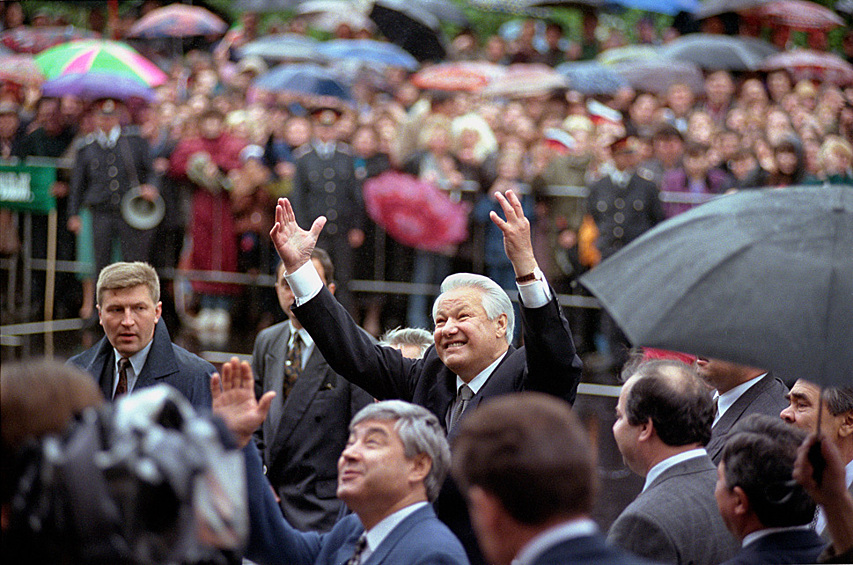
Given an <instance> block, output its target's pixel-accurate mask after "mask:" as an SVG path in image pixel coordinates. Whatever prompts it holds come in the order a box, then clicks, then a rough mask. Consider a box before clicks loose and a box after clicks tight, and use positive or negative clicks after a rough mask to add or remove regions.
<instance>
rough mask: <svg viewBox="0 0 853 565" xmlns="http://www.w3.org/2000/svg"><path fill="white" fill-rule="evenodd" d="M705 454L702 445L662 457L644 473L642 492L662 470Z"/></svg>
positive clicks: (706, 454)
mask: <svg viewBox="0 0 853 565" xmlns="http://www.w3.org/2000/svg"><path fill="white" fill-rule="evenodd" d="M707 456H708V452H707V451H705V448H704V447H697V448H696V449H690V450H687V451H684V452H682V453H679V454H678V455H673V456H672V457H668V458H666V459H664V460H663V461H661V462H660V463H658V464H657V465H655V466H654V467H652V468H651V469H649V472H648V473H647V474H646V482H645V484H644V485H643V492H645V491H646V489H647V488H649V485H650V484H652V482H654V480H655V479H657V478H658V477H659V476H661V474H663V472H664V471H666V470H667V469H669V468H670V467H673V466H675V465H678V464H679V463H681V462H682V461H687V460H688V459H695V458H696V457H707Z"/></svg>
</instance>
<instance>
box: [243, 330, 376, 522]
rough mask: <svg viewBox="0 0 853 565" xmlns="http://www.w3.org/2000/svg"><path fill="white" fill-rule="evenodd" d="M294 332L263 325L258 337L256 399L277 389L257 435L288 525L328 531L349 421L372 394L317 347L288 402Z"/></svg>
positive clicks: (337, 507)
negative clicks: (286, 368) (287, 380)
mask: <svg viewBox="0 0 853 565" xmlns="http://www.w3.org/2000/svg"><path fill="white" fill-rule="evenodd" d="M292 331H293V328H292V326H291V325H290V322H289V321H288V322H282V323H280V324H276V325H274V326H272V327H269V328H267V329H265V330H263V331H262V332H261V333H259V334H258V338H257V340H256V341H255V349H254V352H253V353H252V372H253V373H254V375H255V392H256V394H257V396H258V397H260V396H261V395H262V394H263V393H265V392H267V391H270V390H272V391H275V392H276V393H277V395H276V397H275V398H274V399H273V401H272V406H271V407H270V412H269V414H268V416H267V418H266V420H264V423H263V425H262V426H261V428H260V430H259V434H258V435H259V439H260V440H261V445H260V446H261V449H262V453H263V458H264V464H265V465H266V466H267V478H268V479H269V481H270V483H271V484H272V485H273V488H275V490H276V492H277V493H278V496H279V498H280V499H281V503H280V505H281V510H282V512H283V513H284V517H285V518H287V521H288V523H289V524H290V525H291V526H293V527H294V528H296V529H298V530H302V531H306V532H307V531H321V532H325V531H328V530H330V529H332V526H334V525H335V522H336V521H337V518H338V514H339V512H340V509H341V501H340V500H338V498H337V496H336V492H337V476H338V468H337V461H338V457H340V455H341V452H342V451H343V449H344V446H345V445H346V442H347V437H348V436H349V423H350V420H352V417H353V416H354V415H355V414H356V412H358V411H359V410H360V409H361V408H363V407H364V406H366V405H367V404H369V403H370V402H372V400H373V399H372V398H371V396H370V395H369V394H367V393H366V392H364V391H363V390H361V389H360V388H358V387H357V386H355V385H352V384H350V383H349V382H348V381H346V380H345V379H344V378H343V377H341V376H340V375H338V374H337V373H335V372H334V371H333V370H332V369H331V367H329V364H328V363H326V360H325V359H323V355H322V354H321V353H320V352H319V351H318V350H317V348H316V347H314V349H313V350H312V351H311V355H310V356H309V357H308V360H307V362H306V363H305V367H304V368H303V369H302V372H301V373H300V375H299V378H298V379H297V380H296V383H295V384H294V385H293V389H292V390H291V391H290V394H288V396H287V398H286V400H285V399H284V396H283V395H282V387H283V382H284V365H285V361H286V359H287V350H288V343H289V340H290V336H291V332H292Z"/></svg>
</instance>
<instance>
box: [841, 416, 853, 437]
mask: <svg viewBox="0 0 853 565" xmlns="http://www.w3.org/2000/svg"><path fill="white" fill-rule="evenodd" d="M838 435H839V437H849V436H850V435H853V410H848V411H847V412H845V413H844V414H842V415H841V425H840V426H839V427H838Z"/></svg>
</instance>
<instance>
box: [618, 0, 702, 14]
mask: <svg viewBox="0 0 853 565" xmlns="http://www.w3.org/2000/svg"><path fill="white" fill-rule="evenodd" d="M608 3H609V4H611V5H616V6H621V7H623V8H634V9H635V10H643V11H646V12H655V13H656V14H667V15H670V16H674V15H675V14H677V13H679V12H689V13H691V14H692V13H695V12H696V11H698V10H699V8H700V6H701V4H700V2H699V0H608Z"/></svg>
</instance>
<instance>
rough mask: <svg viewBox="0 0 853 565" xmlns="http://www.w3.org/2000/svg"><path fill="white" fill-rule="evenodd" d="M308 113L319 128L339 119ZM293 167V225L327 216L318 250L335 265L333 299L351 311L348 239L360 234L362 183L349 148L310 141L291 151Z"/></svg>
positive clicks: (351, 263) (306, 224) (351, 255)
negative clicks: (357, 231)
mask: <svg viewBox="0 0 853 565" xmlns="http://www.w3.org/2000/svg"><path fill="white" fill-rule="evenodd" d="M324 111H327V112H332V111H333V110H331V109H324ZM334 112H337V111H334ZM312 114H313V115H314V117H315V119H317V120H318V121H320V122H321V123H323V122H331V123H332V124H333V123H334V121H335V120H336V119H337V117H338V114H337V113H335V114H332V115H325V116H324V115H323V114H322V113H320V115H317V113H316V112H314V113H312ZM323 125H327V126H328V125H331V124H330V123H324V124H323ZM294 163H295V172H294V175H293V190H292V192H291V194H290V200H291V202H292V203H293V211H294V213H295V214H296V220H297V222H298V223H299V225H300V226H304V227H305V228H306V229H307V228H308V227H310V226H311V224H312V223H313V222H314V220H315V219H316V218H317V217H318V216H325V217H326V220H327V222H326V226H325V227H324V228H323V231H322V232H321V233H320V238H319V240H318V241H317V247H321V248H323V249H325V250H326V251H328V253H329V255H330V256H331V258H332V262H333V263H334V264H335V279H336V281H337V283H338V293H337V296H338V300H339V301H340V302H341V304H343V305H344V306H345V307H346V308H347V309H348V310H350V311H351V312H352V311H353V309H354V303H353V300H352V295H351V293H350V292H349V288H348V285H349V281H350V280H351V279H352V274H353V270H354V267H355V261H354V257H355V254H354V250H353V248H352V247H350V245H349V242H348V240H347V234H348V232H349V231H350V230H352V229H360V230H362V231H363V230H364V226H365V212H364V203H363V200H362V195H361V182H360V181H359V180H358V178H357V177H356V172H355V157H354V155H353V152H352V149H351V148H350V147H349V145H347V144H345V143H341V142H331V143H328V144H325V145H324V144H323V143H321V142H320V141H319V140H317V139H315V140H312V141H311V142H309V143H307V144H305V145H303V146H301V147H299V148H298V149H297V150H296V151H295V152H294Z"/></svg>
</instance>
